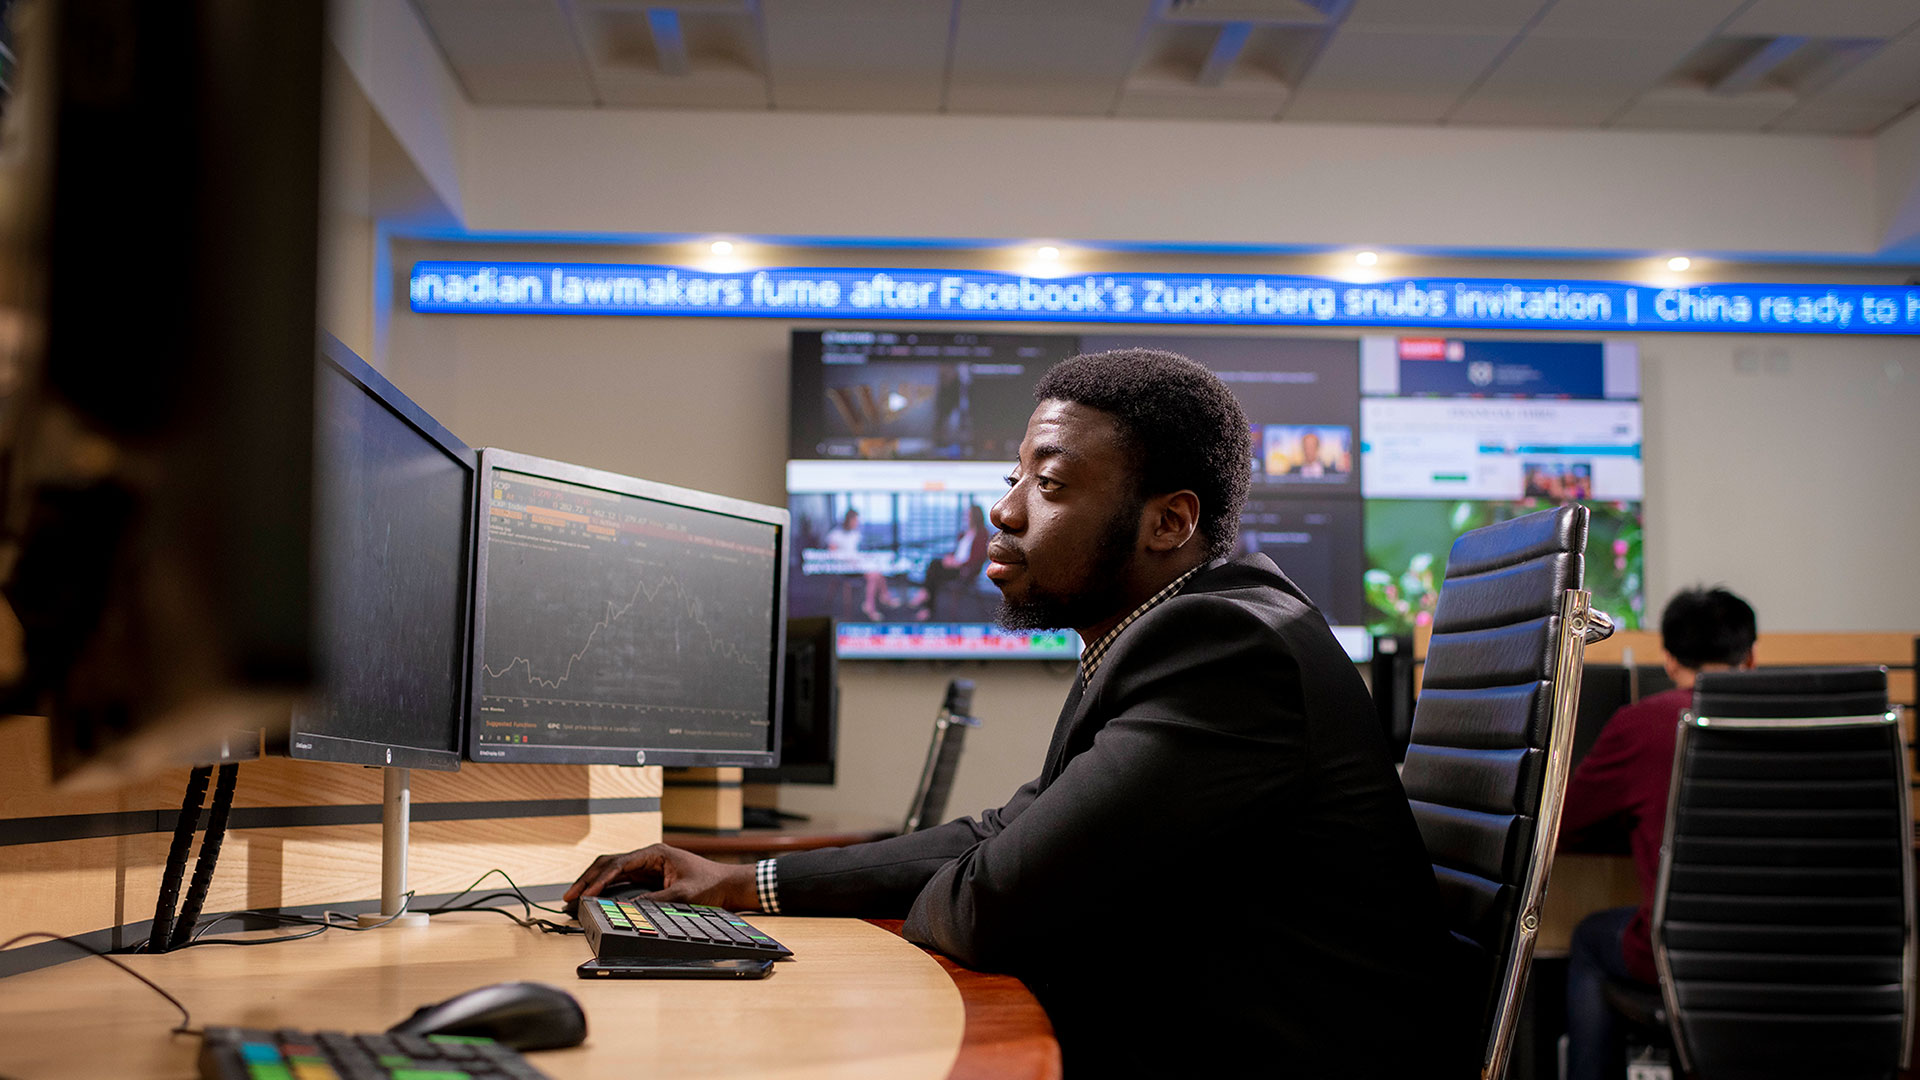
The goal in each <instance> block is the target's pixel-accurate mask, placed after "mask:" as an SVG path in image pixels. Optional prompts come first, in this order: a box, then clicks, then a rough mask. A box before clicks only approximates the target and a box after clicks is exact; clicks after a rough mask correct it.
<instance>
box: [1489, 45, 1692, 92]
mask: <svg viewBox="0 0 1920 1080" xmlns="http://www.w3.org/2000/svg"><path fill="white" fill-rule="evenodd" d="M1690 44H1691V43H1689V42H1687V41H1685V40H1677V41H1619V40H1612V39H1606V38H1564V37H1537V36H1531V35H1530V36H1528V37H1526V38H1524V39H1522V40H1521V41H1520V42H1519V43H1518V44H1517V45H1515V46H1514V47H1513V50H1512V51H1511V52H1509V53H1507V55H1506V56H1504V57H1502V58H1501V60H1500V66H1499V67H1496V68H1494V69H1493V73H1492V74H1490V75H1488V76H1487V80H1486V82H1485V83H1483V84H1482V85H1481V87H1480V89H1479V90H1478V91H1476V92H1475V96H1479V95H1480V94H1490V95H1493V96H1505V95H1511V94H1516V93H1526V92H1531V91H1544V92H1551V93H1558V94H1564V95H1567V96H1570V97H1584V96H1593V97H1611V96H1614V95H1615V94H1618V93H1620V92H1623V91H1624V92H1628V93H1637V92H1639V91H1641V90H1645V89H1647V88H1648V87H1651V86H1654V85H1655V84H1657V83H1658V82H1660V80H1661V79H1662V78H1663V77H1664V76H1665V75H1666V74H1667V72H1669V71H1672V70H1673V67H1674V65H1675V64H1677V63H1679V62H1680V60H1681V59H1682V58H1683V57H1685V56H1686V55H1687V51H1688V49H1689V48H1690Z"/></svg>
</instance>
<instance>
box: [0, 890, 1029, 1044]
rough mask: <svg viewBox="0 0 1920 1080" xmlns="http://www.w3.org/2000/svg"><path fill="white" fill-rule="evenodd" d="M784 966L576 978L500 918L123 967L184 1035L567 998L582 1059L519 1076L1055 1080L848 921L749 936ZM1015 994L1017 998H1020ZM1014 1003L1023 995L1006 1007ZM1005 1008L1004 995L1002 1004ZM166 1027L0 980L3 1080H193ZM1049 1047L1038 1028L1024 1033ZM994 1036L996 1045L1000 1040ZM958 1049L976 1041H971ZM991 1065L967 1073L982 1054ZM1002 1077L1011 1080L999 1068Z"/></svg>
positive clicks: (128, 986)
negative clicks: (529, 988)
mask: <svg viewBox="0 0 1920 1080" xmlns="http://www.w3.org/2000/svg"><path fill="white" fill-rule="evenodd" d="M752 918H753V919H754V920H755V921H756V922H759V923H760V925H762V926H763V927H765V928H766V929H767V930H768V931H769V932H771V933H772V934H773V935H774V936H776V937H777V938H779V939H780V940H781V941H782V942H783V943H785V944H786V945H788V946H789V947H791V948H792V949H793V950H794V952H795V954H796V956H797V959H794V960H791V961H786V962H783V963H781V964H779V965H778V966H777V967H776V969H775V974H774V975H773V976H772V977H770V978H767V979H762V980H755V981H747V980H738V981H733V980H728V981H713V982H687V981H655V980H646V981H640V980H607V981H599V980H594V981H586V980H580V979H577V978H575V976H574V971H573V969H574V967H575V965H577V964H578V963H579V962H580V961H581V960H583V959H585V958H586V956H587V955H588V954H587V949H586V946H585V943H584V941H583V939H581V938H579V937H573V936H568V937H561V936H555V935H547V934H542V933H540V932H538V931H535V930H523V929H521V928H519V927H516V926H513V925H512V924H510V923H508V922H507V921H506V920H504V919H501V918H500V917H498V916H489V915H486V914H484V913H466V914H453V915H439V916H435V917H434V920H433V923H432V925H430V926H428V927H426V928H424V929H418V930H413V929H397V928H396V929H382V930H377V931H372V932H368V933H358V934H355V933H346V932H339V931H333V932H329V933H326V934H324V935H321V936H320V937H317V938H313V939H310V940H306V941H295V942H287V943H284V944H274V945H266V946H260V947H256V948H234V947H225V946H221V947H211V948H196V949H188V950H185V951H181V952H175V953H170V954H167V955H164V956H128V957H123V958H121V959H123V960H124V961H125V962H126V963H128V965H129V966H131V967H133V968H134V969H135V970H137V971H139V972H140V973H141V974H143V975H145V976H147V977H148V978H150V979H153V980H154V981H155V982H157V983H159V984H160V985H161V986H163V987H165V988H166V989H167V990H168V991H169V992H170V993H172V994H173V995H174V996H175V997H177V998H179V999H180V1000H181V1001H182V1002H183V1003H184V1004H185V1005H186V1006H187V1008H189V1009H190V1010H192V1013H193V1024H194V1026H195V1027H196V1028H197V1027H200V1026H203V1025H207V1024H217V1025H242V1026H247V1027H258V1028H269V1029H271V1028H276V1027H303V1028H314V1029H331V1030H344V1031H356V1032H367V1031H381V1030H384V1029H385V1028H387V1027H388V1026H389V1025H391V1024H393V1023H395V1022H396V1021H398V1020H400V1019H402V1018H404V1017H406V1016H407V1015H408V1014H409V1013H411V1012H412V1011H413V1010H414V1009H415V1008H417V1007H418V1006H420V1005H423V1004H427V1003H429V1002H435V1001H440V1000H442V999H445V998H448V997H451V996H453V995H454V994H457V993H460V992H462V991H464V990H470V989H472V988H474V987H477V986H484V985H487V984H489V983H495V982H503V981H507V980H512V979H531V980H535V981H539V982H546V983H551V984H553V985H555V986H559V987H562V988H563V989H566V990H568V991H569V992H571V993H572V994H573V995H574V996H575V997H576V998H578V999H579V1001H580V1004H581V1006H582V1008H584V1009H585V1010H586V1013H587V1041H586V1043H585V1044H583V1045H581V1046H578V1047H573V1048H571V1049H567V1050H554V1051H541V1052H537V1053H533V1054H530V1055H529V1060H531V1061H532V1062H533V1064H534V1065H535V1066H536V1067H537V1068H539V1069H540V1070H541V1071H543V1072H545V1073H547V1074H548V1075H549V1076H552V1077H554V1078H555V1080H578V1078H589V1077H607V1078H615V1077H617V1078H620V1080H628V1078H631V1077H634V1076H646V1077H650V1078H674V1077H716V1076H726V1077H780V1078H794V1080H802V1078H811V1077H819V1078H827V1077H835V1078H839V1077H850V1078H862V1077H872V1078H875V1080H914V1078H919V1077H924V1078H928V1080H938V1078H943V1077H948V1076H949V1075H953V1076H981V1075H987V1072H986V1071H985V1070H983V1069H982V1068H981V1065H983V1064H986V1063H987V1061H991V1063H992V1072H991V1074H992V1075H997V1076H1016V1077H1036V1078H1040V1077H1046V1078H1057V1077H1058V1076H1059V1058H1058V1053H1057V1048H1055V1047H1054V1046H1053V1044H1052V1040H1051V1037H1050V1035H1048V1036H1045V1037H1044V1038H1043V1039H1042V1040H1041V1041H1040V1042H1039V1043H1035V1042H1034V1041H1033V1040H1032V1039H1031V1038H1030V1037H1029V1038H1028V1039H1027V1041H1026V1043H1025V1044H1024V1045H1025V1046H1026V1050H1027V1052H1025V1053H1023V1054H1020V1055H1016V1056H1015V1057H1014V1058H1012V1059H1009V1058H1008V1057H1007V1056H1006V1055H1005V1054H1000V1055H997V1056H995V1055H993V1053H992V1051H993V1049H994V1048H993V1047H992V1046H991V1045H982V1044H983V1043H990V1042H991V1037H990V1036H991V1033H990V1032H989V1033H987V1035H988V1036H989V1037H980V1035H979V1033H978V1032H976V1031H975V1030H974V1029H976V1028H977V1027H978V1025H977V1024H970V1021H972V1020H973V1019H974V1018H973V1017H971V1016H970V1015H969V1013H970V1008H971V1006H972V1005H973V1002H972V1001H971V1000H970V999H969V998H968V997H967V996H966V995H967V994H968V993H969V990H968V984H967V982H966V980H965V979H964V978H963V977H962V976H965V975H970V974H971V973H966V972H957V973H951V974H950V972H949V971H948V970H947V969H946V968H944V967H943V965H942V964H941V963H940V961H939V960H937V959H936V958H935V957H933V956H932V955H930V954H928V953H926V952H923V951H922V950H921V949H919V948H918V947H916V946H914V945H912V944H909V943H908V942H906V941H904V940H902V939H901V938H899V937H898V936H896V935H895V934H893V933H889V932H888V930H886V929H883V928H882V927H880V926H875V925H872V924H869V923H866V922H861V921H858V920H852V919H802V918H773V917H762V916H752ZM980 978H981V979H983V980H985V981H986V982H987V983H988V984H989V986H988V989H989V992H988V995H987V1000H986V1001H985V1004H986V1005H987V1008H988V1012H989V1014H990V1015H993V1014H994V1011H995V1010H998V1013H997V1015H999V1016H1000V1017H1001V1019H1002V1021H1004V1019H1005V1017H1006V1016H1007V1015H1008V1013H1009V1011H1011V1013H1012V1014H1014V1015H1019V1016H1024V1017H1025V1019H1026V1021H1027V1025H1028V1026H1027V1031H1028V1034H1029V1036H1030V1035H1031V1032H1032V1031H1033V1030H1034V1029H1033V1028H1032V1026H1031V1024H1032V1020H1033V1018H1034V1015H1035V1014H1038V1013H1039V1008H1038V1005H1037V1004H1035V1003H1033V1000H1032V998H1031V996H1026V997H1025V998H1024V1002H1022V1001H1019V1000H1013V1001H1011V1002H1010V1000H1009V993H1010V991H1009V989H1008V987H1006V986H1004V985H1001V984H1000V982H999V981H997V980H995V978H994V977H991V976H984V977H980ZM1014 986H1015V987H1016V988H1017V987H1018V984H1017V983H1015V984H1014ZM1022 993H1024V991H1022ZM1012 997H1013V998H1018V997H1020V994H1013V995H1012ZM179 1022H180V1017H179V1013H178V1011H177V1010H175V1009H174V1008H173V1007H172V1006H170V1005H168V1004H167V1003H166V1001H164V1000H163V999H162V998H161V997H160V996H159V995H157V994H155V993H154V992H153V991H151V990H149V989H148V988H146V987H145V986H142V985H140V984H139V983H138V982H136V981H134V980H133V979H130V978H128V977H127V976H126V974H125V973H123V972H120V971H116V970H114V969H113V968H112V967H110V966H109V965H108V964H106V963H105V962H104V961H101V960H97V959H92V958H87V959H81V960H76V961H74V962H72V963H67V964H60V965H57V966H55V967H51V968H44V969H41V970H39V971H32V972H27V973H24V974H21V975H15V976H13V977H11V978H7V979H4V980H0V1076H8V1077H16V1076H17V1077H33V1078H36V1080H37V1078H43V1077H44V1078H61V1077H88V1078H98V1077H123V1076H124V1077H154V1078H162V1080H170V1078H190V1077H194V1076H196V1075H197V1072H196V1066H195V1058H196V1055H197V1054H198V1052H199V1046H200V1040H199V1039H198V1038H195V1037H190V1036H184V1035H181V1036H170V1035H168V1034H167V1032H168V1030H169V1029H170V1028H172V1027H173V1026H174V1025H176V1024H178V1023H179ZM1038 1022H1039V1024H1040V1025H1041V1029H1042V1030H1043V1031H1044V1030H1050V1029H1045V1028H1044V1025H1045V1018H1044V1014H1040V1015H1039V1021H1038ZM1002 1030H1004V1029H1002ZM970 1032H973V1034H970ZM982 1051H984V1052H985V1053H986V1054H987V1060H976V1059H978V1058H980V1054H981V1052H982ZM1012 1065H1018V1066H1019V1068H1018V1069H1017V1070H1012V1071H1009V1066H1012Z"/></svg>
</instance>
